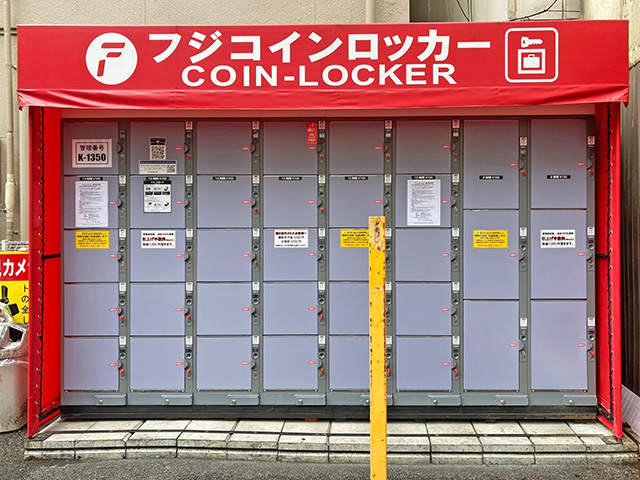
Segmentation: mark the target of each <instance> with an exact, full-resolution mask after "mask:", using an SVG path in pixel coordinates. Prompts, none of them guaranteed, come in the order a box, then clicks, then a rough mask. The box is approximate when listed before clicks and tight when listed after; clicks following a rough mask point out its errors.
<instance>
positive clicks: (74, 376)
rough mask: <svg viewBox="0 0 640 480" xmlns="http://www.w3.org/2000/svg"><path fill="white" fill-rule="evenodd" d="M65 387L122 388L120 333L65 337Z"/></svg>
mask: <svg viewBox="0 0 640 480" xmlns="http://www.w3.org/2000/svg"><path fill="white" fill-rule="evenodd" d="M63 351H64V353H63V354H64V370H63V372H64V373H63V381H62V384H63V387H62V388H63V389H64V390H93V391H96V390H113V391H115V390H118V337H109V338H69V337H65V339H64V348H63Z"/></svg>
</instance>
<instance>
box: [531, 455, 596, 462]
mask: <svg viewBox="0 0 640 480" xmlns="http://www.w3.org/2000/svg"><path fill="white" fill-rule="evenodd" d="M589 458H591V456H589ZM589 461H591V460H589ZM586 462H587V455H586V454H584V453H536V464H538V465H576V464H583V463H586Z"/></svg>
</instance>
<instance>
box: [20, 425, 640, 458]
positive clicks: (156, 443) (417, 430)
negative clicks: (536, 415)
mask: <svg viewBox="0 0 640 480" xmlns="http://www.w3.org/2000/svg"><path fill="white" fill-rule="evenodd" d="M388 435H389V437H388V459H389V463H390V464H405V465H411V464H413V465H422V464H429V463H432V464H466V465H471V464H486V465H498V464H502V465H533V464H547V465H550V464H556V465H557V464H585V463H587V462H588V463H592V462H600V463H634V462H637V461H638V444H637V443H636V442H635V441H634V440H633V439H631V438H630V437H629V436H627V435H625V437H624V438H623V439H622V440H619V439H617V438H615V437H614V436H613V435H612V433H611V431H610V430H609V429H607V428H606V427H605V426H604V425H602V424H600V423H599V422H596V421H592V422H564V421H548V422H545V421H519V422H516V421H498V422H495V423H487V422H466V421H450V422H443V421H433V422H431V421H427V422H424V421H422V422H389V426H388ZM25 447H26V449H25V453H24V456H25V459H59V460H70V459H77V460H83V459H95V460H99V459H100V460H106V459H118V458H172V457H181V458H199V459H216V460H225V459H226V460H260V461H281V462H313V463H327V462H330V463H368V462H369V424H368V423H367V422H338V421H334V422H329V421H317V422H304V421H290V420H287V421H284V420H239V421H235V420H146V421H143V420H115V421H76V420H56V421H55V422H54V423H52V424H51V425H49V426H48V427H47V428H45V429H44V430H43V431H42V432H41V433H39V434H38V435H37V436H35V437H34V438H31V439H28V440H27V442H26V446H25Z"/></svg>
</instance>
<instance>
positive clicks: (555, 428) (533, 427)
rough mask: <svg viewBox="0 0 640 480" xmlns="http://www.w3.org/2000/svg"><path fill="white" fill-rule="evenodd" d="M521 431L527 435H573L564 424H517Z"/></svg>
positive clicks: (526, 422) (533, 422)
mask: <svg viewBox="0 0 640 480" xmlns="http://www.w3.org/2000/svg"><path fill="white" fill-rule="evenodd" d="M519 423H520V426H521V427H522V429H523V430H524V431H525V433H526V434H528V435H574V433H573V430H571V429H570V428H569V425H567V424H566V423H565V422H558V421H555V422H550V421H547V422H536V421H522V422H519Z"/></svg>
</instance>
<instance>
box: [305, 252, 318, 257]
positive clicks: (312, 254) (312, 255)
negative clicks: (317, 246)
mask: <svg viewBox="0 0 640 480" xmlns="http://www.w3.org/2000/svg"><path fill="white" fill-rule="evenodd" d="M307 255H309V256H310V257H315V256H316V254H315V253H308V254H307Z"/></svg>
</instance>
